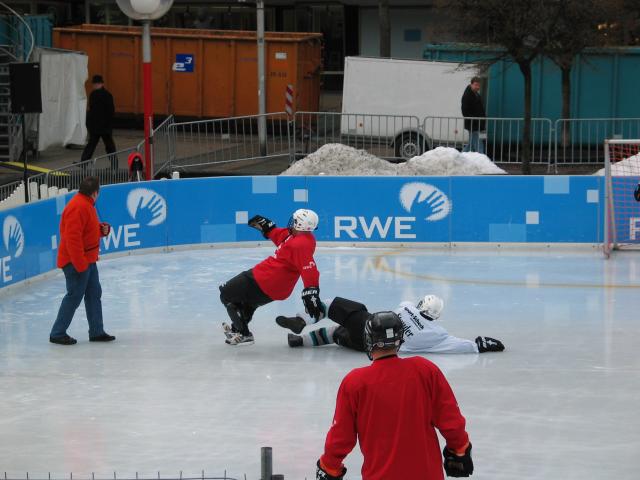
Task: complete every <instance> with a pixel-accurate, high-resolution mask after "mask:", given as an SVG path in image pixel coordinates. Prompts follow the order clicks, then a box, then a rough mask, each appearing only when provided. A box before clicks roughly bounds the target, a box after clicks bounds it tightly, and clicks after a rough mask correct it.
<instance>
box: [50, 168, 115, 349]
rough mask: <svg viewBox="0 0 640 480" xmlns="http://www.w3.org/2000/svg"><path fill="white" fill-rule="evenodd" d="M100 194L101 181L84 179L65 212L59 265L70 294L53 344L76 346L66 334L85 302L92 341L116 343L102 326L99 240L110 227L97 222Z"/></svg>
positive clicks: (56, 325)
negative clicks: (81, 303) (96, 205)
mask: <svg viewBox="0 0 640 480" xmlns="http://www.w3.org/2000/svg"><path fill="white" fill-rule="evenodd" d="M99 193H100V181H99V180H98V178H97V177H87V178H85V179H84V180H82V182H81V183H80V189H79V192H78V193H77V194H76V195H75V196H74V197H73V198H72V199H71V201H70V202H69V203H68V204H67V206H66V207H65V208H64V211H63V212H62V219H61V220H60V246H59V247H58V261H57V265H58V268H61V269H62V271H63V272H64V278H65V280H66V284H67V294H66V295H65V296H64V298H63V299H62V303H61V304H60V309H59V310H58V316H57V318H56V321H55V323H54V324H53V327H52V328H51V333H50V335H49V341H50V342H51V343H57V344H59V345H73V344H74V343H77V341H76V339H75V338H73V337H71V336H69V335H68V334H67V328H69V325H71V320H72V319H73V315H74V314H75V312H76V310H77V308H78V306H79V305H80V302H81V301H82V299H83V298H84V307H85V309H86V312H87V320H88V321H89V341H91V342H111V341H113V340H115V339H116V337H114V336H113V335H109V334H108V333H106V332H105V331H104V327H103V325H102V300H101V298H102V287H101V286H100V277H99V276H98V267H97V265H96V262H97V261H98V253H99V252H100V238H101V237H106V236H107V235H108V234H109V230H110V229H111V227H110V226H109V224H108V223H100V221H99V220H98V214H97V212H96V207H95V203H96V200H97V199H98V194H99Z"/></svg>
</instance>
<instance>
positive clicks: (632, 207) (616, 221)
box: [603, 139, 640, 258]
mask: <svg viewBox="0 0 640 480" xmlns="http://www.w3.org/2000/svg"><path fill="white" fill-rule="evenodd" d="M604 150H605V158H604V188H605V194H604V239H603V249H604V254H605V255H606V256H607V258H608V257H609V255H610V254H611V252H612V251H613V250H615V249H640V139H638V140H605V149H604Z"/></svg>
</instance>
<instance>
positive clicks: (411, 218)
mask: <svg viewBox="0 0 640 480" xmlns="http://www.w3.org/2000/svg"><path fill="white" fill-rule="evenodd" d="M602 187H603V179H602V177H592V176H548V177H544V176H531V177H524V176H495V177H494V176H491V177H231V178H199V179H184V180H162V181H154V182H144V183H129V184H120V185H110V186H105V187H103V188H102V190H101V192H100V197H99V199H98V202H97V208H98V213H99V216H100V219H101V220H103V221H107V222H109V223H110V224H111V225H112V231H111V233H110V235H109V236H108V237H106V238H104V239H103V240H102V245H101V247H102V248H101V251H102V253H103V254H105V253H113V252H122V251H128V250H136V249H141V248H157V247H166V246H170V245H188V244H199V243H225V242H244V241H247V242H256V241H260V240H263V238H262V236H261V235H260V234H259V233H258V232H257V231H255V230H253V229H251V228H248V227H247V226H246V222H247V219H248V218H250V217H251V216H253V215H255V214H262V215H265V216H268V217H269V218H271V219H273V220H274V221H275V222H276V223H277V224H278V225H281V226H285V225H286V224H287V221H288V219H289V217H290V215H291V212H292V211H294V210H295V209H298V208H311V209H313V210H315V211H316V212H317V213H318V215H319V217H320V225H319V227H318V230H317V231H316V232H315V235H316V238H317V239H318V240H319V241H324V242H331V241H336V242H353V243H360V242H402V243H411V242H436V243H461V242H476V243H485V242H487V243H511V242H531V243H601V242H602V231H603V228H602V217H603V215H602V214H601V205H603V188H602ZM72 195H73V194H68V195H66V196H63V197H58V198H56V199H51V200H44V201H40V202H37V203H33V204H30V205H25V206H22V207H18V208H14V209H11V210H6V211H3V212H0V224H1V225H2V241H1V242H0V288H1V287H4V286H6V285H10V284H13V283H16V282H19V281H22V280H25V279H27V278H30V277H33V276H35V275H39V274H41V273H45V272H47V271H50V270H52V269H54V268H55V258H56V254H57V246H58V242H59V238H58V225H59V222H60V216H61V214H62V210H63V209H64V206H65V204H66V202H67V201H68V200H69V199H70V198H71V196H72Z"/></svg>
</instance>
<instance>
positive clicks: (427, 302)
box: [416, 295, 444, 320]
mask: <svg viewBox="0 0 640 480" xmlns="http://www.w3.org/2000/svg"><path fill="white" fill-rule="evenodd" d="M416 307H417V309H418V310H420V314H421V315H422V316H423V317H424V318H426V319H427V320H437V319H438V318H439V317H440V314H441V313H442V309H443V308H444V302H443V301H442V299H441V298H440V297H438V296H436V295H427V296H425V297H424V298H423V299H422V300H420V301H419V302H418V305H416Z"/></svg>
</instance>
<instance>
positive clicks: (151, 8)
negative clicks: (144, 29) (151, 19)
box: [131, 0, 160, 15]
mask: <svg viewBox="0 0 640 480" xmlns="http://www.w3.org/2000/svg"><path fill="white" fill-rule="evenodd" d="M159 6H160V0H131V7H133V9H134V10H135V11H136V12H138V13H141V14H143V15H151V14H152V13H153V12H155V11H156V10H157V9H158V7H159Z"/></svg>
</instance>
